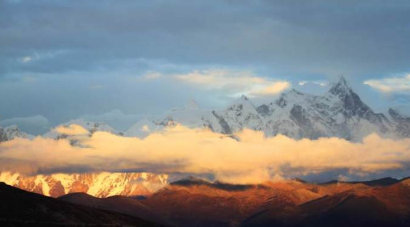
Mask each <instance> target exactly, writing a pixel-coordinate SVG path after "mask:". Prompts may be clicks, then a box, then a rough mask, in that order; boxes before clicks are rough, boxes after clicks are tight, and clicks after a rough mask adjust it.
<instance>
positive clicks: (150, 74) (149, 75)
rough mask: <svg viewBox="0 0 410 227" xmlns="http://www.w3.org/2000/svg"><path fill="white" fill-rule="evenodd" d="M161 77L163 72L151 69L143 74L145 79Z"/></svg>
mask: <svg viewBox="0 0 410 227" xmlns="http://www.w3.org/2000/svg"><path fill="white" fill-rule="evenodd" d="M160 77H162V74H161V73H159V72H153V71H149V72H147V73H145V74H144V75H143V76H142V79H144V80H154V79H158V78H160Z"/></svg>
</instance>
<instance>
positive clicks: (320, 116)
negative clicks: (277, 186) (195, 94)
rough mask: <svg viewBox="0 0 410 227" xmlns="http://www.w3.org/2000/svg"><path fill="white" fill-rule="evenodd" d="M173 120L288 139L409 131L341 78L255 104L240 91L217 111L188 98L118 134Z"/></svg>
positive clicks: (406, 120) (402, 119)
mask: <svg viewBox="0 0 410 227" xmlns="http://www.w3.org/2000/svg"><path fill="white" fill-rule="evenodd" d="M175 122H178V123H181V124H183V125H186V126H188V127H208V128H210V129H211V130H212V131H215V132H218V133H223V134H231V133H233V132H236V131H239V130H242V129H244V128H248V129H252V130H257V131H263V132H264V133H265V135H266V136H275V135H278V134H282V135H286V136H288V137H291V138H294V139H302V138H309V139H317V138H320V137H338V138H343V139H346V140H351V141H360V140H361V139H363V138H364V137H365V136H367V135H369V134H371V133H377V134H379V135H381V136H384V137H393V138H403V137H409V136H410V117H406V116H404V115H402V114H401V113H400V112H399V111H398V110H395V109H392V108H390V109H389V110H388V113H387V114H383V113H376V112H375V111H373V110H372V109H371V108H370V107H369V106H368V105H366V104H365V103H364V102H363V101H362V100H361V99H360V97H359V95H357V94H356V93H355V92H354V91H353V89H352V88H351V87H350V86H349V84H348V82H347V81H346V80H345V79H344V78H343V77H341V78H340V80H339V81H338V82H337V83H334V84H333V85H332V86H331V88H330V89H329V91H328V92H326V93H325V94H323V95H311V94H305V93H302V92H299V91H296V90H294V89H292V90H290V91H287V92H285V93H283V94H281V95H280V96H279V97H278V98H277V99H276V100H275V101H273V102H270V103H268V104H262V105H260V106H255V105H254V104H253V103H252V102H251V101H250V100H249V99H248V98H247V97H246V96H242V97H241V98H240V99H239V100H237V101H236V102H234V103H232V104H231V105H229V106H228V107H227V108H225V109H224V110H219V111H215V110H211V111H207V110H202V109H201V108H199V106H198V105H197V104H196V103H195V102H194V101H190V102H189V103H188V104H187V105H186V106H184V107H182V108H175V109H172V110H170V111H169V112H168V113H166V114H165V116H162V117H161V118H156V119H144V120H142V121H140V122H138V123H136V124H135V125H133V126H132V127H131V128H130V129H129V130H128V131H126V132H125V133H124V134H125V135H126V136H138V137H144V136H146V135H148V134H149V133H151V132H153V131H157V130H161V129H162V128H164V127H166V126H169V125H172V124H174V123H175Z"/></svg>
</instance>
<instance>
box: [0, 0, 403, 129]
mask: <svg viewBox="0 0 410 227" xmlns="http://www.w3.org/2000/svg"><path fill="white" fill-rule="evenodd" d="M409 21H410V3H409V2H408V1H407V0H396V1H384V0H368V1H360V2H357V1H353V0H343V1H342V0H335V1H327V0H326V1H325V0H312V1H302V0H295V1H287V0H256V1H241V0H239V1H232V0H225V1H224V0H221V1H215V0H207V1H182V0H181V1H179V0H175V1H165V0H152V1H131V0H124V1H114V0H99V1H80V0H73V1H64V0H36V1H32V0H0V103H1V105H0V122H1V124H2V125H4V126H6V125H12V124H17V125H19V126H20V127H21V128H22V129H23V130H24V131H27V132H29V133H32V134H38V133H44V132H46V131H47V130H49V129H50V127H53V126H55V125H57V124H59V123H62V122H66V121H69V120H71V119H76V118H87V119H90V120H96V121H110V122H113V125H112V126H113V127H115V128H118V129H120V130H126V129H127V127H130V126H131V125H132V123H134V122H136V121H137V120H138V119H140V118H142V117H144V116H147V115H152V114H158V113H163V112H165V111H166V110H168V109H170V108H173V107H176V106H181V105H184V103H186V102H187V101H189V100H190V99H194V100H196V101H197V102H198V103H199V104H200V105H201V106H202V107H204V108H209V109H213V108H215V109H218V108H223V107H224V106H225V105H227V104H228V103H230V102H231V101H232V100H233V99H235V98H237V97H239V96H240V95H241V94H246V95H247V96H249V97H250V98H251V100H252V101H254V102H255V103H262V102H265V101H268V100H273V99H275V98H276V97H277V95H278V94H280V93H281V92H283V91H286V90H288V89H291V88H295V89H297V90H300V91H304V92H308V93H317V94H319V93H322V92H325V91H326V90H327V89H328V85H329V83H331V82H332V81H334V80H336V79H337V78H338V77H340V76H341V75H343V76H345V77H346V78H347V80H348V81H349V83H350V85H351V86H352V87H353V88H354V90H355V91H356V92H357V93H358V94H359V95H360V96H361V97H362V99H363V100H364V101H365V102H366V103H368V104H369V105H370V106H371V107H372V108H373V109H375V110H376V111H385V110H386V109H387V108H388V107H390V106H399V107H402V108H404V109H405V110H406V107H409V106H410V64H409V59H410V42H408V40H409V38H410V23H408V22H409ZM407 110H408V108H407ZM409 113H410V111H409Z"/></svg>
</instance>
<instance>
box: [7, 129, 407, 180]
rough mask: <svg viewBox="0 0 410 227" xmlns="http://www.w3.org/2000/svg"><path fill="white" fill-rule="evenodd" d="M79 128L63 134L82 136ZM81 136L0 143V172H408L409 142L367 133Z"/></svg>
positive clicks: (223, 176) (230, 176)
mask: <svg viewBox="0 0 410 227" xmlns="http://www.w3.org/2000/svg"><path fill="white" fill-rule="evenodd" d="M79 127H80V126H78V125H72V126H70V127H69V128H65V129H64V130H70V133H71V134H72V135H74V134H75V132H78V133H80V134H82V133H83V132H84V131H83V130H81V129H80V128H79ZM84 130H85V129H84ZM79 138H82V143H83V145H84V146H81V147H78V146H71V145H70V143H69V141H68V140H65V139H61V140H52V139H46V138H42V137H37V138H35V139H34V140H32V141H30V140H27V139H15V140H12V141H8V142H4V143H1V144H0V162H1V163H8V164H7V165H0V166H1V167H0V171H17V172H22V173H25V174H38V173H43V174H44V173H56V172H66V173H67V172H76V171H77V172H81V171H83V172H84V171H86V172H87V171H89V172H93V171H95V172H97V171H111V172H124V171H133V172H134V171H135V172H139V171H141V172H142V171H143V172H154V173H169V174H172V173H178V174H180V173H189V174H207V175H213V176H214V177H215V179H217V180H221V181H226V182H232V183H260V182H264V181H269V180H272V179H274V178H278V176H280V177H284V178H289V177H293V176H308V175H310V174H320V173H326V172H331V171H342V170H343V171H345V172H347V173H349V174H350V175H353V176H359V177H363V176H367V175H369V174H377V173H380V172H383V171H393V170H397V171H402V170H406V169H407V168H408V166H409V163H410V139H402V140H392V139H386V138H381V137H379V136H378V135H376V134H372V135H369V136H368V137H366V138H365V139H364V140H363V142H361V143H352V142H348V141H346V140H343V139H339V138H321V139H318V140H308V139H302V140H294V139H290V138H288V137H285V136H282V135H278V136H275V137H269V138H266V137H265V136H264V134H263V133H262V132H257V131H252V130H244V131H242V132H238V133H236V134H235V135H234V136H233V137H231V136H226V135H222V134H218V133H214V132H211V131H209V130H205V129H189V128H186V127H183V126H181V125H177V126H175V127H172V128H167V129H166V130H165V131H162V132H158V133H152V134H150V135H149V136H147V137H146V138H144V139H140V138H131V137H121V136H117V135H113V134H110V133H107V132H95V133H94V134H93V135H92V136H91V137H79Z"/></svg>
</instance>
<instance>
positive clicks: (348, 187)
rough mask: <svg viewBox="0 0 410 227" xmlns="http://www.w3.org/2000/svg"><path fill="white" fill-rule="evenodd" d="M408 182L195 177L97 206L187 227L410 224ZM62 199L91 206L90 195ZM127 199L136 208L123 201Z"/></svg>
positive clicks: (100, 202) (405, 180) (114, 199)
mask: <svg viewBox="0 0 410 227" xmlns="http://www.w3.org/2000/svg"><path fill="white" fill-rule="evenodd" d="M408 181H409V180H408V179H403V180H400V181H399V180H392V179H380V180H375V181H370V182H353V183H349V182H337V181H335V182H332V183H326V184H310V183H306V182H302V181H299V180H291V181H282V182H267V183H264V184H260V185H232V184H224V183H221V182H208V181H203V180H199V179H194V178H191V179H186V180H181V181H177V182H174V183H171V184H170V185H168V186H166V187H164V188H163V189H161V190H160V191H158V192H156V193H155V194H153V195H151V196H149V197H148V198H146V199H143V200H138V203H137V204H134V203H133V202H130V201H127V202H124V200H127V198H122V197H118V196H117V197H112V198H110V199H111V200H110V201H108V200H107V199H104V200H101V199H99V200H98V202H97V203H93V205H91V206H92V207H99V208H102V209H107V210H111V211H117V212H125V213H126V214H130V215H135V216H137V217H143V218H146V219H151V218H154V219H157V220H162V221H163V222H164V223H167V224H169V225H173V226H182V227H185V226H197V227H201V226H386V227H387V226H409V224H410V218H409V217H410V216H409V215H410V196H409V195H410V187H409V182H408ZM61 199H63V200H64V201H69V202H73V203H77V204H82V205H87V204H90V202H89V201H90V198H84V195H78V194H74V195H69V196H64V197H62V198H61ZM128 199H129V198H128ZM127 203H131V205H130V207H132V209H126V208H125V207H124V206H119V205H118V204H127ZM107 204H110V206H107ZM113 204H116V205H113ZM131 210H134V212H131ZM144 210H149V211H150V212H149V214H146V213H144ZM145 215H147V216H145Z"/></svg>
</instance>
